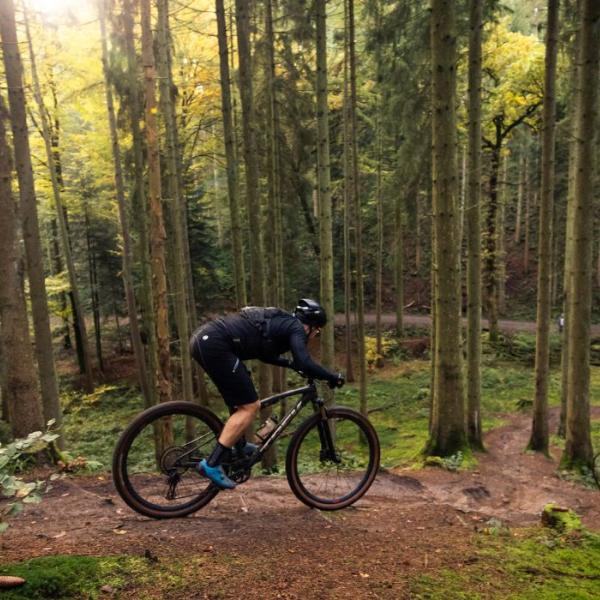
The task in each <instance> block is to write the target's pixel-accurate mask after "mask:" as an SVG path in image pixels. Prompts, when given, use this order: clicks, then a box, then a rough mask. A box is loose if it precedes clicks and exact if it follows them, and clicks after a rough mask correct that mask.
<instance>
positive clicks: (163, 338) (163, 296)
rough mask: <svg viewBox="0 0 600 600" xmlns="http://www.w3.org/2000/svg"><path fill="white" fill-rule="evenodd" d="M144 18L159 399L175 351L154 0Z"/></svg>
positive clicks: (165, 396)
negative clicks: (152, 14) (171, 338)
mask: <svg viewBox="0 0 600 600" xmlns="http://www.w3.org/2000/svg"><path fill="white" fill-rule="evenodd" d="M140 6H141V21H142V60H143V63H144V84H145V98H146V110H145V131H146V144H147V147H148V180H149V184H148V190H149V199H150V203H149V209H150V256H151V263H152V283H153V286H152V292H153V297H154V314H155V318H156V321H155V322H156V340H157V347H158V364H157V368H156V371H155V373H154V377H155V380H156V388H157V391H158V400H159V402H167V401H169V400H171V365H170V362H171V353H170V350H169V322H168V316H169V309H168V305H167V272H166V261H165V241H166V233H165V225H164V220H163V210H162V202H161V196H162V191H161V180H160V151H159V148H158V125H157V119H156V114H157V112H158V110H157V105H156V72H155V69H154V51H153V40H152V28H151V27H152V26H151V19H150V12H151V11H150V0H141V3H140Z"/></svg>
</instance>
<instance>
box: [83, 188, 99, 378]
mask: <svg viewBox="0 0 600 600" xmlns="http://www.w3.org/2000/svg"><path fill="white" fill-rule="evenodd" d="M84 219H85V241H86V250H87V262H88V279H89V282H90V297H91V301H92V317H93V319H94V340H95V342H96V358H97V359H98V368H99V370H100V372H101V373H104V360H103V357H102V331H101V325H100V296H99V294H98V270H97V269H96V253H95V249H94V247H93V245H92V235H91V231H90V228H91V224H90V211H89V207H88V203H87V199H85V200H84Z"/></svg>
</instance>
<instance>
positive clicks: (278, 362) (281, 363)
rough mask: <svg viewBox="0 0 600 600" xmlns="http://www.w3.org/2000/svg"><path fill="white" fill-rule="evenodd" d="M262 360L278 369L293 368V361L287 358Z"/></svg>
mask: <svg viewBox="0 0 600 600" xmlns="http://www.w3.org/2000/svg"><path fill="white" fill-rule="evenodd" d="M261 360H262V362H265V363H268V364H269V365H275V366H276V367H285V368H287V369H289V368H291V367H292V361H291V360H290V359H289V358H285V356H271V357H265V358H262V359H261Z"/></svg>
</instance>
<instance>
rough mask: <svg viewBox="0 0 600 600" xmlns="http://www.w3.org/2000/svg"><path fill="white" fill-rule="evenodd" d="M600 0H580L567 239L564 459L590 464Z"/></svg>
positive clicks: (570, 463) (572, 463) (571, 463)
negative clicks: (569, 225) (571, 210)
mask: <svg viewBox="0 0 600 600" xmlns="http://www.w3.org/2000/svg"><path fill="white" fill-rule="evenodd" d="M599 39H600V3H599V2H597V1H596V0H583V2H582V15H581V33H580V42H579V54H578V64H579V69H578V71H579V73H578V78H577V88H578V93H577V105H576V106H577V109H576V110H577V112H576V114H575V119H576V122H575V140H576V142H575V143H576V148H575V159H574V160H575V165H574V173H575V181H574V194H573V198H571V199H570V200H571V201H572V202H573V207H574V210H573V213H572V218H573V224H572V229H571V232H570V233H571V237H570V239H569V240H568V244H569V246H570V247H571V249H570V252H571V253H572V256H573V258H574V257H577V260H571V261H570V272H569V280H568V283H569V305H568V311H567V316H566V318H567V322H568V323H569V345H568V350H569V354H568V361H569V362H568V398H567V432H566V433H567V437H566V444H565V450H564V454H563V459H562V460H563V464H564V465H565V466H567V467H580V466H587V467H589V466H590V465H591V461H592V443H591V435H590V398H589V386H590V365H589V359H590V323H591V299H592V294H591V285H592V245H593V198H594V191H593V172H594V147H593V146H594V144H593V142H594V136H593V132H594V131H595V127H596V124H597V122H598V118H597V112H598V79H599V78H598V70H599V68H598V62H599V51H600V44H598V40H599Z"/></svg>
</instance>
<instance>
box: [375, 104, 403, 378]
mask: <svg viewBox="0 0 600 600" xmlns="http://www.w3.org/2000/svg"><path fill="white" fill-rule="evenodd" d="M377 103H378V108H377V113H378V114H377V134H376V135H377V140H376V144H377V191H376V202H377V256H376V259H375V270H376V272H375V339H376V345H377V356H378V361H379V365H378V366H383V362H382V360H383V359H382V357H383V337H382V331H381V305H382V301H383V298H382V296H383V194H382V191H381V186H382V175H381V163H382V161H383V148H382V143H383V142H382V137H383V134H382V130H381V129H382V123H381V117H382V112H383V111H382V108H381V99H378V101H377ZM400 218H402V216H401V215H400ZM399 241H400V242H401V238H400V240H399ZM400 249H401V247H400V248H398V247H396V260H398V251H399V250H400ZM396 285H398V275H396ZM396 289H397V288H396ZM398 304H400V306H402V301H401V300H400V301H398V299H397V301H396V307H397V306H398ZM396 314H398V313H396ZM400 317H401V318H402V310H400ZM398 325H400V327H398ZM398 329H400V330H401V329H402V323H401V322H400V324H398V323H396V330H398Z"/></svg>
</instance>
